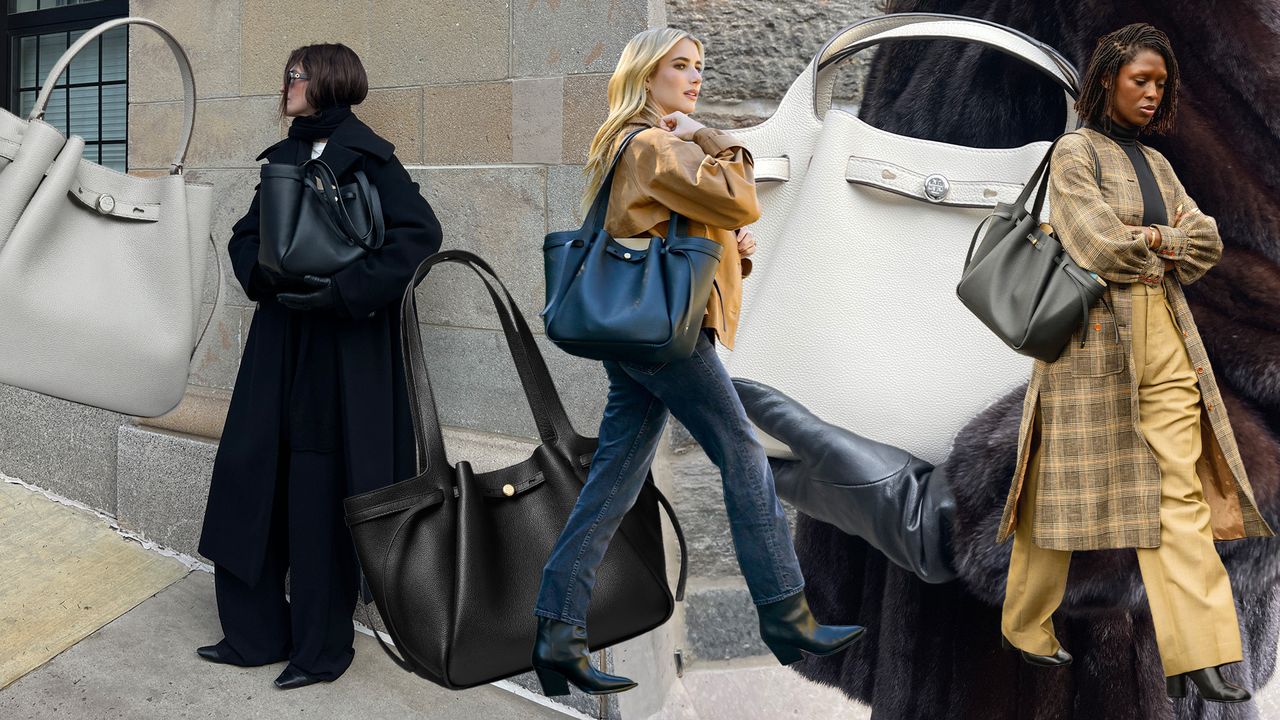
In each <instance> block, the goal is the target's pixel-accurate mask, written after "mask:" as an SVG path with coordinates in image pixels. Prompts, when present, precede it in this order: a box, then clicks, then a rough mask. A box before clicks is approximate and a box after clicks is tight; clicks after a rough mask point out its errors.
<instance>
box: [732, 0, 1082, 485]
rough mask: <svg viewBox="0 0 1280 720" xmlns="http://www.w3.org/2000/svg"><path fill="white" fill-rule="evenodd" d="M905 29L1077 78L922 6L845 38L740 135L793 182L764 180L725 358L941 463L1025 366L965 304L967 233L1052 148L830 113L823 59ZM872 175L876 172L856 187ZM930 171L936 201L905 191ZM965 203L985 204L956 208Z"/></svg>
mask: <svg viewBox="0 0 1280 720" xmlns="http://www.w3.org/2000/svg"><path fill="white" fill-rule="evenodd" d="M908 37H925V38H943V37H953V38H958V39H964V40H967V41H970V42H981V43H983V44H986V45H989V46H993V47H1000V48H1001V49H1004V50H1005V51H1006V52H1011V53H1013V54H1015V55H1016V56H1018V57H1022V58H1024V59H1026V60H1028V61H1029V62H1032V63H1033V64H1035V65H1036V66H1037V67H1040V68H1041V69H1042V70H1043V71H1045V72H1047V73H1049V74H1051V75H1053V76H1054V77H1055V78H1056V79H1057V80H1058V81H1059V84H1060V85H1062V86H1064V88H1072V87H1073V86H1074V83H1075V82H1076V80H1075V78H1076V76H1075V71H1074V69H1072V68H1070V64H1069V63H1066V61H1065V60H1060V58H1055V57H1054V54H1053V53H1052V52H1051V51H1049V50H1045V49H1043V48H1042V47H1041V46H1039V45H1038V44H1036V43H1034V42H1028V41H1027V40H1026V36H1024V35H1021V34H1020V33H1015V32H1013V31H1010V30H1007V29H1004V28H1001V27H1000V26H996V25H993V24H991V23H985V22H981V21H973V20H968V19H965V18H959V17H955V16H941V15H930V14H924V13H920V14H908V15H905V16H901V17H900V16H883V17H880V18H873V19H871V20H869V21H866V22H864V23H859V24H858V25H855V26H852V27H851V28H847V29H845V30H843V31H841V32H840V33H837V34H836V36H834V37H833V38H832V41H831V42H829V43H828V47H827V48H824V50H823V51H822V52H820V53H819V54H818V56H816V57H815V58H814V59H813V60H812V61H811V62H810V64H809V66H808V67H807V68H806V69H805V70H804V71H803V72H802V73H801V74H800V76H799V77H798V78H797V79H796V81H795V82H794V83H793V84H792V86H791V88H790V89H789V90H788V91H787V94H786V96H785V97H784V98H783V99H782V102H781V103H780V105H779V107H778V110H777V112H776V113H775V114H774V115H773V116H772V117H771V118H769V119H768V120H766V121H765V122H764V123H761V124H760V125H757V126H755V127H751V128H745V129H742V130H735V131H734V135H735V137H737V138H739V139H740V140H741V141H742V142H743V144H744V145H746V147H747V148H748V149H749V150H750V151H751V153H752V155H753V156H754V157H755V158H757V160H758V161H760V162H762V164H765V165H767V166H768V167H769V168H770V169H771V170H770V174H771V175H772V176H776V175H779V174H781V172H782V170H781V168H782V164H781V163H780V162H778V161H777V160H776V159H777V158H782V157H785V158H786V159H787V162H786V164H785V167H786V168H787V170H788V177H787V179H786V180H785V181H782V182H779V181H774V182H760V183H759V184H758V186H757V196H758V198H759V201H760V205H761V208H762V216H761V219H760V220H759V221H758V222H757V223H755V224H754V225H753V226H752V227H751V230H752V232H753V233H755V235H756V237H757V238H759V247H760V250H759V251H758V252H757V254H756V256H755V257H754V258H753V259H754V260H755V270H754V271H753V273H752V278H753V280H752V281H751V285H750V287H749V288H748V292H747V293H746V297H745V299H744V306H743V311H742V316H741V317H742V319H741V325H740V330H739V336H738V337H739V340H738V342H737V344H736V345H735V350H734V352H733V353H732V354H728V355H726V357H725V364H726V366H727V368H728V369H729V372H730V374H732V375H735V376H739V377H744V378H750V379H753V380H759V381H761V382H765V383H768V384H769V385H771V386H773V387H776V388H777V389H779V390H781V391H783V392H785V393H787V394H788V395H790V396H792V397H794V398H796V399H797V400H798V401H800V402H802V403H803V404H804V405H805V406H807V407H809V408H810V409H811V410H813V411H814V412H817V413H818V414H820V415H821V416H822V417H823V418H824V419H825V420H827V421H828V422H830V423H832V424H833V425H836V426H839V427H843V428H847V429H849V430H852V431H854V432H857V433H861V434H865V435H870V436H873V437H875V438H876V439H877V440H880V441H883V442H886V443H889V444H891V445H896V446H899V447H902V448H905V449H907V450H908V451H910V452H911V453H913V454H914V455H916V456H918V457H920V458H922V459H923V460H926V461H928V462H934V463H936V462H939V461H941V460H942V459H944V458H945V457H946V456H947V454H948V452H949V450H950V447H951V444H952V440H953V438H954V436H955V434H956V433H957V432H958V431H959V430H960V428H961V427H962V426H963V424H964V423H965V422H967V421H968V420H969V419H970V418H972V417H973V416H974V415H975V414H977V413H978V412H979V411H981V410H982V409H983V408H985V407H986V406H988V405H990V404H991V403H992V402H993V401H994V400H996V399H997V398H999V397H1001V396H1003V395H1004V394H1005V393H1007V392H1009V391H1011V390H1013V389H1014V388H1016V387H1018V386H1019V385H1020V384H1022V383H1023V382H1025V380H1026V377H1027V375H1028V374H1029V372H1030V370H1031V359H1030V358H1026V357H1022V356H1019V355H1017V354H1016V353H1012V352H1010V351H1009V350H1008V348H1007V347H1005V345H1004V344H1003V343H1002V342H1001V341H1000V340H999V339H998V338H996V337H994V336H993V335H992V334H991V332H990V331H989V330H988V329H987V328H986V327H985V326H984V325H983V324H982V323H981V322H980V321H978V320H977V319H976V318H974V317H973V315H972V314H971V313H970V312H969V311H968V309H966V308H965V307H964V305H963V304H962V303H960V301H959V300H958V299H957V298H956V295H955V285H956V282H957V280H959V275H960V269H961V268H962V267H963V266H964V258H965V252H966V250H967V246H968V241H969V238H970V236H971V235H972V232H973V228H974V227H975V226H976V225H978V223H979V222H980V221H981V220H982V219H983V218H984V217H986V215H987V214H989V213H990V211H991V209H992V208H993V207H994V206H995V204H996V202H998V201H999V198H1000V197H1001V196H1002V195H1005V194H1007V193H1008V192H1010V191H1012V190H1013V189H1014V188H1017V189H1019V190H1020V189H1021V188H1022V187H1023V185H1024V184H1025V183H1026V181H1027V178H1028V177H1029V176H1030V175H1031V173H1032V171H1033V170H1034V169H1035V168H1036V166H1037V164H1038V163H1039V162H1040V160H1041V159H1042V158H1043V157H1044V153H1045V151H1046V150H1047V149H1048V147H1049V143H1048V142H1035V143H1030V144H1028V145H1025V146H1022V147H1016V148H996V149H992V148H972V147H966V146H961V145H953V144H949V143H943V142H936V141H931V140H922V139H917V138H911V137H906V136H902V135H896V134H894V133H891V132H887V131H884V130H880V129H878V128H875V127H873V126H871V125H869V124H867V123H865V122H863V121H862V120H860V119H858V118H857V117H856V116H854V115H852V114H850V113H849V112H846V111H843V110H840V109H836V108H831V107H830V93H829V92H827V91H826V90H824V89H823V88H828V87H829V86H830V83H831V82H832V81H833V75H832V73H833V72H835V70H836V69H837V68H838V67H839V64H838V63H832V64H828V65H823V63H824V62H825V61H827V60H830V59H832V58H833V57H837V56H838V57H847V56H848V55H847V54H845V55H841V53H847V52H852V51H853V50H856V49H862V48H869V47H874V45H875V44H877V43H879V42H882V41H885V40H888V39H901V38H908ZM1063 63H1065V64H1066V65H1065V67H1063V66H1062V64H1063ZM815 103H816V105H815ZM1067 122H1068V123H1070V122H1074V118H1070V117H1069V118H1067ZM851 160H854V162H853V164H852V166H851ZM884 170H889V171H890V173H891V174H894V175H895V177H893V178H884V177H883V171H884ZM851 175H852V177H850V176H851ZM868 175H872V176H873V177H875V176H877V175H878V176H879V177H880V178H881V182H880V183H874V182H859V181H860V180H868V178H867V176H868ZM935 175H936V176H940V177H941V178H942V179H943V180H945V181H946V183H942V182H935V183H933V185H932V188H933V191H934V192H935V193H941V195H942V200H943V202H940V203H939V202H933V201H931V199H930V198H928V197H926V192H927V191H928V189H929V188H927V187H923V186H922V187H912V188H906V187H905V186H902V185H901V183H902V182H903V181H902V178H903V177H910V178H913V179H915V180H916V181H920V182H923V181H922V180H921V179H922V178H929V177H930V176H935ZM851 180H852V182H851ZM947 184H951V185H952V187H954V188H956V190H955V192H956V193H957V194H956V195H955V196H951V195H950V192H951V191H950V190H948V189H947V188H946V185H947ZM988 190H992V191H994V193H993V194H991V195H988V193H987V191H988ZM956 198H959V199H960V202H958V203H956V204H958V205H971V204H973V205H980V206H979V207H955V206H951V205H949V204H948V201H950V202H952V203H955V202H956ZM761 441H762V442H763V443H764V445H765V447H766V450H767V451H768V452H769V454H770V455H771V456H774V457H784V458H785V457H790V456H791V455H792V454H791V452H790V451H789V450H788V449H787V448H786V446H785V445H784V444H783V443H780V442H778V441H777V440H776V439H774V438H770V437H767V436H762V437H761Z"/></svg>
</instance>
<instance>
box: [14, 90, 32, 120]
mask: <svg viewBox="0 0 1280 720" xmlns="http://www.w3.org/2000/svg"><path fill="white" fill-rule="evenodd" d="M35 104H36V91H35V90H27V91H24V92H22V93H21V94H20V95H19V96H18V116H19V117H24V118H25V117H26V116H27V115H30V114H31V106H32V105H35Z"/></svg>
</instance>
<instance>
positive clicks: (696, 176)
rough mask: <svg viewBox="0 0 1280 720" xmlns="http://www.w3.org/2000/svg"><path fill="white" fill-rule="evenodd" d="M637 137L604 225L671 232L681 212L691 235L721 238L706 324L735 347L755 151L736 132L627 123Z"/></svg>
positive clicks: (755, 213) (754, 213)
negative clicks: (686, 136) (741, 235)
mask: <svg viewBox="0 0 1280 720" xmlns="http://www.w3.org/2000/svg"><path fill="white" fill-rule="evenodd" d="M636 130H644V131H643V132H641V133H640V134H639V135H637V136H636V138H635V139H634V140H632V141H631V144H630V145H628V146H627V150H626V152H625V153H623V156H622V158H621V159H620V160H619V161H618V166H617V170H616V171H615V173H614V178H613V188H612V190H611V191H610V193H609V212H608V213H607V214H606V216H605V230H606V232H608V233H609V234H610V235H611V236H613V237H615V238H631V237H655V236H664V235H666V233H667V222H668V219H669V218H670V217H671V213H672V211H675V212H677V213H679V214H681V215H683V216H684V217H686V218H688V220H689V234H690V235H693V236H697V237H705V238H709V239H711V240H715V241H716V242H718V243H720V245H721V247H722V248H723V254H722V255H721V256H720V265H719V266H718V267H717V268H716V275H715V283H714V285H713V287H712V289H711V297H710V298H709V299H708V300H707V309H706V315H705V316H704V317H703V320H702V326H703V327H707V328H712V329H713V330H714V331H715V333H716V336H717V337H718V338H719V339H720V342H721V343H723V344H724V345H725V347H727V348H729V349H730V350H732V349H733V339H734V335H735V334H736V332H737V329H738V314H739V312H740V310H741V308H742V279H743V278H744V277H746V276H747V275H749V274H750V273H751V260H750V259H748V258H745V257H742V256H741V255H740V254H739V253H738V242H737V240H736V239H735V237H734V230H736V229H738V228H741V227H745V226H747V225H750V224H751V223H753V222H755V221H756V219H758V218H759V217H760V207H759V205H758V204H757V202H756V188H755V171H754V162H753V160H752V158H751V153H749V152H748V151H747V149H746V148H744V147H742V144H741V143H740V142H738V141H737V140H736V139H734V137H733V136H732V135H730V134H729V133H726V132H724V131H721V130H714V129H712V128H703V129H702V130H699V131H698V132H697V133H695V134H694V136H693V140H692V141H691V142H688V141H684V140H680V139H679V138H677V137H676V136H675V135H672V134H671V133H670V132H668V131H666V130H664V129H659V128H655V127H653V126H651V125H647V124H645V123H631V124H629V125H627V126H626V127H625V128H624V129H623V132H622V134H621V135H619V142H620V141H621V138H624V137H626V136H627V135H629V134H630V133H632V132H634V131H636Z"/></svg>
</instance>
